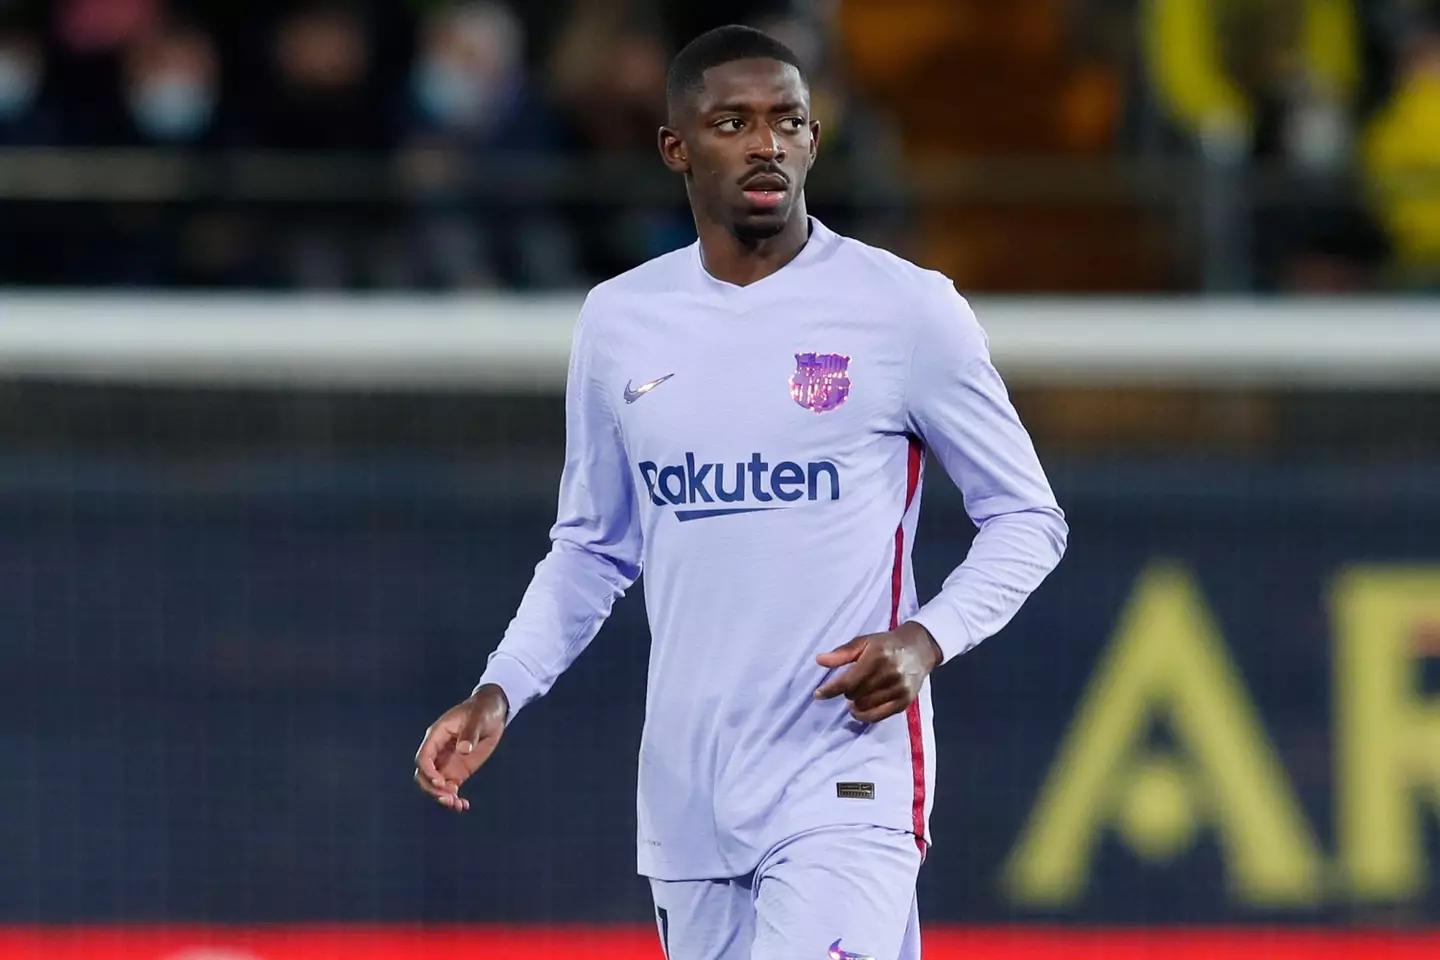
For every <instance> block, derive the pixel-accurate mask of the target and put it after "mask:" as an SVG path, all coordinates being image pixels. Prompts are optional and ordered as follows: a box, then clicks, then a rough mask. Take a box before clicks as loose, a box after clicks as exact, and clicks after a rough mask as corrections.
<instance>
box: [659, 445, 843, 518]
mask: <svg viewBox="0 0 1440 960" xmlns="http://www.w3.org/2000/svg"><path fill="white" fill-rule="evenodd" d="M640 476H641V477H643V478H644V479H645V489H646V490H647V491H649V494H650V502H651V503H653V504H655V505H656V506H657V507H665V506H676V507H679V506H691V507H695V506H697V505H698V504H702V503H720V504H742V503H743V504H746V506H716V507H700V508H698V509H690V510H676V511H675V518H676V519H677V520H680V521H682V522H684V521H686V520H703V519H705V518H706V517H723V516H728V515H730V514H734V513H754V512H756V511H757V510H778V509H780V507H779V505H778V504H776V503H775V501H781V502H783V503H793V502H794V501H796V500H839V499H840V471H839V470H838V469H836V467H835V464H833V463H831V462H830V461H829V460H812V461H810V462H809V463H807V464H805V465H804V466H801V465H800V464H798V463H795V462H794V461H792V460H784V461H781V462H780V463H777V464H775V465H774V466H773V467H772V466H771V465H770V464H769V463H766V462H765V458H764V457H762V456H761V455H760V454H758V453H752V454H751V455H750V459H749V460H740V461H737V462H735V463H700V462H698V461H697V460H696V459H695V454H693V453H687V454H685V463H684V464H674V465H670V466H660V465H659V464H657V463H655V461H653V460H646V461H645V462H644V463H642V464H640ZM752 504H771V505H770V506H753V505H752Z"/></svg>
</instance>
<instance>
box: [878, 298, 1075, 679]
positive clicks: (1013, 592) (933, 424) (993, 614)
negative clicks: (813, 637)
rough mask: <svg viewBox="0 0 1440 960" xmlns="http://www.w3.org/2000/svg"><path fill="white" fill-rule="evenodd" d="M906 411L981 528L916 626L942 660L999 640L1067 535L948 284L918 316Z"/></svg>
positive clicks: (981, 340)
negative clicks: (990, 638)
mask: <svg viewBox="0 0 1440 960" xmlns="http://www.w3.org/2000/svg"><path fill="white" fill-rule="evenodd" d="M916 319H917V330H916V342H915V353H914V355H913V357H912V359H911V371H910V378H909V381H908V386H907V396H906V407H907V417H908V420H909V426H910V429H911V430H913V431H914V432H915V434H916V435H918V436H919V437H920V438H921V439H922V440H923V441H924V442H925V445H926V446H927V447H928V448H929V449H930V450H931V451H932V452H933V453H934V454H935V456H936V458H937V459H939V461H940V463H941V464H942V465H943V466H944V467H945V470H946V472H947V473H949V475H950V478H951V479H952V480H954V481H955V484H956V486H958V487H959V488H960V490H961V492H962V493H963V494H964V497H965V510H966V512H967V513H969V514H970V517H971V519H972V520H974V521H975V523H976V524H977V525H978V526H979V528H980V529H979V532H978V533H977V534H976V535H975V541H974V543H973V544H972V545H971V547H970V553H969V555H968V556H967V557H966V558H965V562H964V563H962V564H961V565H960V566H959V567H957V568H956V569H955V571H954V572H953V573H951V574H950V576H949V577H948V578H947V579H946V580H945V583H944V585H943V586H942V587H941V589H940V592H939V593H938V594H937V595H936V596H935V598H934V599H932V600H931V601H930V602H929V603H927V604H925V605H924V606H923V607H922V608H921V609H920V611H919V612H918V613H917V614H916V615H915V616H914V617H913V618H912V622H916V623H919V624H920V625H922V626H923V627H925V629H927V630H928V631H929V632H930V634H931V636H932V637H934V638H935V641H936V642H937V643H938V644H939V646H940V649H941V651H942V652H943V654H944V659H945V660H947V661H948V660H950V659H951V658H953V657H955V656H958V655H959V654H961V653H964V652H965V651H967V650H969V649H970V648H972V647H974V646H975V645H976V644H978V643H979V642H980V641H981V640H984V639H985V638H986V637H988V636H990V635H992V634H994V633H996V632H997V631H999V630H1000V628H1001V627H1003V626H1005V624H1006V623H1008V622H1009V621H1010V618H1011V617H1013V616H1014V615H1015V613H1016V611H1018V610H1019V609H1020V605H1021V604H1022V603H1024V602H1025V599H1026V598H1027V597H1029V595H1030V594H1031V593H1032V592H1033V591H1034V590H1035V588H1036V587H1038V586H1039V585H1040V583H1041V581H1042V580H1044V579H1045V577H1046V575H1047V574H1049V573H1050V571H1051V570H1053V569H1054V568H1055V565H1056V564H1057V563H1059V562H1060V558H1061V556H1062V555H1063V554H1064V552H1065V542H1066V537H1067V535H1068V528H1067V527H1066V525H1065V516H1064V514H1063V513H1061V511H1060V508H1059V506H1057V505H1056V503H1055V495H1054V494H1053V493H1052V492H1051V490H1050V484H1049V482H1048V481H1047V480H1046V479H1045V472H1044V471H1043V470H1042V469H1041V467H1040V461H1039V458H1037V457H1036V455H1035V448H1034V446H1033V445H1032V444H1031V442H1030V437H1029V435H1028V434H1027V433H1026V432H1025V428H1024V427H1023V426H1022V425H1021V423H1020V418H1019V417H1018V416H1017V415H1016V413H1015V408H1014V407H1013V406H1011V404H1010V399H1009V396H1008V395H1007V394H1006V391H1005V385H1004V383H1002V382H1001V380H1000V375H999V374H998V373H997V372H996V371H995V368H994V366H993V365H991V363H990V353H989V348H988V345H987V341H986V337H985V333H984V331H983V330H982V329H981V328H980V324H979V323H978V322H976V320H975V314H974V313H973V312H972V311H971V310H970V305H969V304H967V303H966V302H965V300H964V298H962V297H961V296H960V295H959V294H958V293H956V292H955V289H954V287H953V286H951V285H950V283H949V282H948V281H945V282H944V283H943V285H941V284H939V283H937V284H935V285H934V287H931V288H927V289H926V290H925V291H924V295H923V296H922V299H921V303H920V304H919V309H918V311H917V318H916Z"/></svg>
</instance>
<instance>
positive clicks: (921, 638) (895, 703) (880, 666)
mask: <svg viewBox="0 0 1440 960" xmlns="http://www.w3.org/2000/svg"><path fill="white" fill-rule="evenodd" d="M943 659H945V655H944V653H943V652H942V651H941V650H940V644H938V643H936V642H935V638H934V637H932V636H930V631H929V630H926V629H925V628H924V627H922V626H921V625H920V624H918V623H914V622H910V623H902V624H901V625H900V626H898V627H896V628H895V629H894V630H890V631H887V632H886V633H870V634H866V635H865V636H863V637H856V638H855V639H854V640H851V641H850V642H849V643H847V644H844V645H842V646H839V647H836V648H835V649H834V650H831V651H830V652H829V653H822V654H820V656H818V657H816V658H815V662H816V663H818V664H820V666H822V667H828V668H830V669H834V668H835V667H843V666H844V665H845V664H847V663H848V664H851V666H850V668H849V669H848V670H843V671H841V672H840V673H839V674H837V675H835V676H833V677H831V678H830V679H829V680H828V681H826V683H825V684H824V685H823V686H821V687H820V689H818V690H816V691H815V699H816V700H830V699H832V698H834V697H838V696H840V695H841V694H842V693H843V694H844V695H845V696H846V697H847V698H848V699H849V700H850V715H851V716H852V717H854V718H855V719H856V720H859V721H861V722H863V723H875V722H877V721H879V720H884V719H885V718H886V717H890V716H894V715H895V714H897V713H900V712H902V711H903V710H904V709H905V708H906V707H908V706H910V704H912V703H914V702H915V698H916V697H917V696H919V695H920V685H921V684H922V683H924V682H925V678H926V677H927V676H929V674H930V671H931V670H934V669H935V668H936V667H937V666H939V665H940V661H941V660H943Z"/></svg>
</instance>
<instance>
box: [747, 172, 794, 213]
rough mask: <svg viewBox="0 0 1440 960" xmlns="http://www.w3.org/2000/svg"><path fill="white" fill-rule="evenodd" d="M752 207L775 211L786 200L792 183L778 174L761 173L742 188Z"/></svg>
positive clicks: (749, 179)
mask: <svg viewBox="0 0 1440 960" xmlns="http://www.w3.org/2000/svg"><path fill="white" fill-rule="evenodd" d="M741 189H742V190H744V192H745V199H746V200H748V201H750V205H751V206H752V207H759V208H761V209H767V210H768V209H774V208H775V207H778V206H779V205H780V204H781V203H782V202H783V201H784V199H785V194H786V193H787V192H789V190H790V181H789V180H787V179H785V177H783V176H781V175H780V174H778V173H761V174H757V175H755V176H753V177H750V178H748V179H747V180H745V181H744V183H743V184H742V187H741Z"/></svg>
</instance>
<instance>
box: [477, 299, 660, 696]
mask: <svg viewBox="0 0 1440 960" xmlns="http://www.w3.org/2000/svg"><path fill="white" fill-rule="evenodd" d="M587 307H588V304H587ZM603 369H604V362H603V357H602V355H601V344H600V343H598V342H597V341H596V340H595V338H594V337H593V336H592V335H591V334H590V332H589V329H588V326H587V322H586V318H585V312H584V311H582V312H581V318H580V322H579V325H578V326H577V328H576V333H575V342H574V346H573V349H572V351H571V357H570V372H569V375H568V377H567V381H566V387H565V469H564V472H563V473H562V474H561V477H560V504H559V510H558V515H557V517H556V520H555V525H554V526H553V527H552V528H551V530H550V539H551V543H552V545H551V548H550V553H549V554H548V555H547V556H546V557H545V559H543V560H541V561H540V563H539V565H538V566H536V568H535V576H534V578H533V579H531V581H530V587H529V589H527V590H526V591H525V596H524V598H523V599H522V600H521V601H520V608H519V610H518V611H517V612H516V614H515V617H514V619H513V620H511V621H510V626H509V629H507V630H506V631H505V637H504V638H503V639H502V640H501V641H500V645H499V647H498V648H496V650H495V652H494V653H492V654H490V658H489V662H488V663H487V665H486V668H485V672H484V674H483V675H482V676H481V677H480V682H479V684H477V686H476V689H477V690H478V689H479V688H480V687H482V686H485V685H487V684H495V685H496V686H498V687H499V688H500V689H501V690H502V691H504V693H505V699H506V700H507V701H508V702H509V715H508V717H507V719H509V718H513V717H514V716H515V714H516V713H517V712H519V710H520V709H521V708H522V707H524V706H525V704H527V703H529V702H530V701H531V700H534V699H535V698H536V697H539V696H542V695H544V694H545V693H546V692H547V691H548V690H549V689H550V687H551V686H552V685H553V684H554V683H555V680H556V679H557V678H558V677H559V676H560V674H561V673H563V672H565V669H566V668H567V667H569V666H570V664H571V663H573V662H574V661H575V658H576V657H578V656H579V655H580V654H581V652H582V651H583V650H584V649H585V648H586V647H587V646H588V645H589V644H590V641H591V640H593V639H594V638H595V634H596V633H598V632H599V630H600V626H601V624H602V623H604V622H605V618H606V617H608V616H609V615H610V608H611V606H612V605H613V604H614V602H615V601H616V600H617V599H618V598H619V597H620V596H621V595H623V594H624V593H625V591H626V589H628V588H629V586H630V585H631V584H632V583H634V582H635V579H636V578H637V577H639V576H640V543H641V535H640V521H639V518H638V517H637V516H636V513H635V490H634V487H633V483H634V481H633V477H632V475H631V471H630V466H629V462H628V460H627V458H626V454H625V447H624V444H623V442H622V440H621V437H620V427H619V421H618V420H617V419H616V416H615V410H614V408H613V406H612V405H611V402H612V400H613V398H612V397H610V396H609V391H608V389H607V387H608V382H607V381H605V380H604V379H603V377H602V375H601V371H602V370H603Z"/></svg>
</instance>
